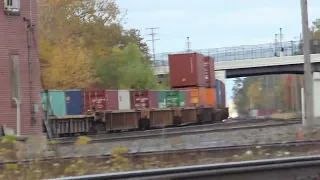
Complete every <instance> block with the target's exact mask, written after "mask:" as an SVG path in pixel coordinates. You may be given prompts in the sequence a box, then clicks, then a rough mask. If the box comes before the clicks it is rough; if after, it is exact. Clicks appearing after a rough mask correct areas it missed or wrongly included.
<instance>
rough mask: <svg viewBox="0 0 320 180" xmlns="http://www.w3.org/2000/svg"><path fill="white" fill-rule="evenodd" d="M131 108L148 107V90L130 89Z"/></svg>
mask: <svg viewBox="0 0 320 180" xmlns="http://www.w3.org/2000/svg"><path fill="white" fill-rule="evenodd" d="M131 96H132V108H135V109H144V108H149V94H148V91H132V92H131Z"/></svg>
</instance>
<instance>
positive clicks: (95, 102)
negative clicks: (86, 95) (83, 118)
mask: <svg viewBox="0 0 320 180" xmlns="http://www.w3.org/2000/svg"><path fill="white" fill-rule="evenodd" d="M105 103H106V99H105V98H94V99H91V107H95V108H96V109H104V108H105Z"/></svg>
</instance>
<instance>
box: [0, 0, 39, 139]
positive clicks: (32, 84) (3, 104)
mask: <svg viewBox="0 0 320 180" xmlns="http://www.w3.org/2000/svg"><path fill="white" fill-rule="evenodd" d="M0 1H2V2H1V4H2V7H1V8H0V9H1V10H2V12H0V83H1V84H0V124H1V125H6V126H7V127H9V128H12V129H14V130H15V132H17V114H18V113H17V106H18V105H17V104H16V103H15V101H14V100H12V98H17V99H20V101H21V105H20V117H21V118H20V119H21V120H20V122H21V126H20V129H21V135H35V134H40V133H41V131H42V121H41V99H40V89H41V81H40V64H39V56H38V52H39V51H38V30H37V28H38V17H37V16H38V12H37V11H38V9H37V1H36V0H0ZM31 24H32V25H31ZM30 25H31V26H30Z"/></svg>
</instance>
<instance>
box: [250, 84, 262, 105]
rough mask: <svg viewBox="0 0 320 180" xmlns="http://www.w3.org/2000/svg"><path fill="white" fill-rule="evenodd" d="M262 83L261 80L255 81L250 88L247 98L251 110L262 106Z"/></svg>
mask: <svg viewBox="0 0 320 180" xmlns="http://www.w3.org/2000/svg"><path fill="white" fill-rule="evenodd" d="M261 90H262V89H261V82H260V81H259V80H255V81H254V82H253V83H252V84H250V85H249V87H248V92H247V97H248V100H249V106H250V108H251V107H253V108H258V107H260V106H261V105H262V103H263V102H262V101H261V100H262V96H261V95H262V94H261Z"/></svg>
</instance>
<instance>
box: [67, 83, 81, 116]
mask: <svg viewBox="0 0 320 180" xmlns="http://www.w3.org/2000/svg"><path fill="white" fill-rule="evenodd" d="M65 94H66V107H67V115H81V114H83V113H82V105H83V100H82V95H81V90H79V89H74V90H67V91H66V93H65Z"/></svg>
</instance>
